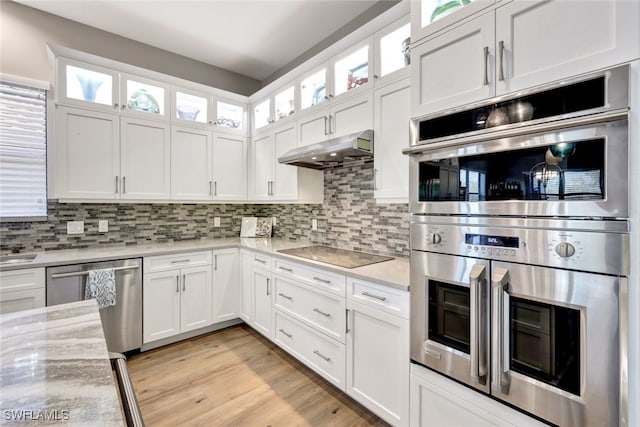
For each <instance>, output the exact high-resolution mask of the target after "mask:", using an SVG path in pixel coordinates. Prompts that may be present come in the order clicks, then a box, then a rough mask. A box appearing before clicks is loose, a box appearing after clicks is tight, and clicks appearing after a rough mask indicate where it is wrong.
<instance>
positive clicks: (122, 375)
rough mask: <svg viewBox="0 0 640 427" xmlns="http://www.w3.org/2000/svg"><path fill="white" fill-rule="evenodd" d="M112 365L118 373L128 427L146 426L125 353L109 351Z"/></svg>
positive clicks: (117, 377) (121, 398) (119, 388)
mask: <svg viewBox="0 0 640 427" xmlns="http://www.w3.org/2000/svg"><path fill="white" fill-rule="evenodd" d="M109 359H111V366H112V367H113V370H114V371H115V373H116V379H117V381H118V390H119V392H120V400H121V401H122V409H123V412H124V416H125V418H126V421H127V426H128V427H144V421H143V419H142V413H141V412H140V406H139V405H138V400H137V399H136V394H135V392H134V391H133V384H132V383H131V378H130V377H129V370H128V369H127V358H126V357H125V355H124V354H120V353H109Z"/></svg>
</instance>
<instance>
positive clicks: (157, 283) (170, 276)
mask: <svg viewBox="0 0 640 427" xmlns="http://www.w3.org/2000/svg"><path fill="white" fill-rule="evenodd" d="M180 285H181V283H180V270H168V271H161V272H158V273H148V274H145V275H144V280H143V293H142V300H143V304H142V307H143V309H142V318H143V328H142V330H143V334H142V336H143V341H144V342H145V343H148V342H151V341H156V340H159V339H162V338H167V337H171V336H173V335H177V334H179V333H180Z"/></svg>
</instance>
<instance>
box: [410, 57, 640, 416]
mask: <svg viewBox="0 0 640 427" xmlns="http://www.w3.org/2000/svg"><path fill="white" fill-rule="evenodd" d="M628 78H629V77H628V68H627V67H626V66H623V67H618V68H615V69H611V70H607V71H603V72H599V73H593V74H590V75H585V76H581V77H579V78H575V79H571V80H565V81H561V82H556V83H553V84H549V85H546V86H544V87H539V88H535V89H533V90H530V91H525V92H520V93H517V94H514V95H512V96H504V97H500V98H495V99H493V100H491V101H490V102H485V103H482V104H478V105H472V106H466V107H465V108H464V109H458V110H454V111H449V112H446V113H445V114H436V115H432V116H426V117H420V118H417V119H413V120H412V124H411V125H412V145H411V147H409V148H408V149H406V150H405V152H406V153H407V154H409V155H410V156H411V160H410V170H411V176H410V183H411V187H410V209H411V212H412V214H413V215H412V223H411V313H412V319H411V358H412V360H413V361H414V362H416V363H419V364H421V365H423V366H426V367H428V368H430V369H433V370H435V371H437V372H440V373H442V374H444V375H446V376H449V377H451V378H453V379H455V380H457V381H459V382H461V383H464V384H466V385H468V386H470V387H472V388H474V389H477V390H478V391H481V392H483V393H486V394H489V395H491V396H493V397H494V398H496V399H499V400H501V401H504V402H506V403H508V404H510V405H512V406H514V407H516V408H519V409H521V410H524V411H526V412H529V413H530V414H533V415H535V416H536V417H538V418H541V419H543V420H545V421H547V422H550V423H553V424H557V425H561V426H576V425H580V426H603V425H607V426H613V425H625V424H626V418H625V417H626V413H627V410H626V405H627V393H626V390H627V380H626V369H627V363H626V358H627V341H626V337H627V330H626V328H627V320H626V316H627V313H626V294H627V281H628V280H627V276H628V274H629V221H628V218H629V211H628V209H629V208H628V191H629V183H628V145H629V141H628V134H629V132H628V123H627V120H628V113H629V108H628V106H629V95H628V87H629V85H628V81H629V80H628Z"/></svg>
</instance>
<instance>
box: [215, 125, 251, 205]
mask: <svg viewBox="0 0 640 427" xmlns="http://www.w3.org/2000/svg"><path fill="white" fill-rule="evenodd" d="M212 186H213V189H212V193H213V198H214V200H246V199H247V139H246V138H245V137H239V136H233V135H218V134H217V133H214V134H213V184H212Z"/></svg>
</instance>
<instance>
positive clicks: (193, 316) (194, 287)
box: [180, 266, 213, 332]
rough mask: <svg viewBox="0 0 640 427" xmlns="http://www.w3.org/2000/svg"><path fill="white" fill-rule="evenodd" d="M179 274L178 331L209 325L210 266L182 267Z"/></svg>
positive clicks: (210, 316)
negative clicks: (180, 285) (180, 286)
mask: <svg viewBox="0 0 640 427" xmlns="http://www.w3.org/2000/svg"><path fill="white" fill-rule="evenodd" d="M180 274H181V277H180V280H181V283H182V288H181V294H182V296H181V301H180V332H189V331H193V330H194V329H199V328H204V327H205V326H209V325H211V323H212V310H211V298H212V297H211V288H212V285H213V281H212V277H211V266H206V267H189V268H183V269H181V270H180Z"/></svg>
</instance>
